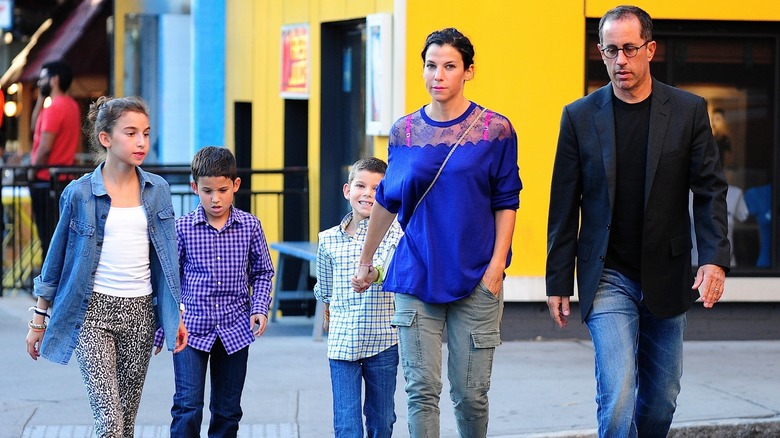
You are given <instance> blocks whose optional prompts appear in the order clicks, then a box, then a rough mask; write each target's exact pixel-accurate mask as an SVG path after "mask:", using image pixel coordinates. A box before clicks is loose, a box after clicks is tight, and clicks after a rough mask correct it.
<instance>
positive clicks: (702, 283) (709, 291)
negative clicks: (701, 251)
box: [691, 265, 726, 309]
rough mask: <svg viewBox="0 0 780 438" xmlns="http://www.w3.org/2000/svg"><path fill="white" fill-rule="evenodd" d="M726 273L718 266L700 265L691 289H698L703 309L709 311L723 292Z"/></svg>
mask: <svg viewBox="0 0 780 438" xmlns="http://www.w3.org/2000/svg"><path fill="white" fill-rule="evenodd" d="M725 286H726V272H725V271H724V270H723V268H721V267H720V266H718V265H702V266H700V267H699V271H698V272H696V281H694V282H693V287H691V289H694V290H695V289H699V294H700V295H701V300H702V301H703V302H704V307H706V308H708V309H711V308H712V306H714V305H715V303H717V302H718V301H719V300H720V298H721V297H722V296H723V292H725V290H724V289H725Z"/></svg>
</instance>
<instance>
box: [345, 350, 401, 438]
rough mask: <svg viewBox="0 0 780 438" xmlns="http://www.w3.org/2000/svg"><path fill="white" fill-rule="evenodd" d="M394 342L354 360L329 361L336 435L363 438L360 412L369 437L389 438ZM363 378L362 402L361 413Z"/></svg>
mask: <svg viewBox="0 0 780 438" xmlns="http://www.w3.org/2000/svg"><path fill="white" fill-rule="evenodd" d="M397 374H398V345H393V346H392V347H390V348H388V349H387V350H385V351H382V352H381V353H379V354H377V355H375V356H371V357H367V358H365V359H360V360H356V361H347V360H334V359H331V360H330V380H331V383H332V386H333V429H334V430H335V431H336V437H337V438H363V414H365V416H366V433H367V434H368V437H369V438H390V437H391V436H392V435H393V424H394V423H395V381H396V376H397ZM363 381H365V385H366V401H365V404H364V405H363V413H362V414H361V412H360V411H361V409H360V401H361V399H362V397H361V390H362V388H363Z"/></svg>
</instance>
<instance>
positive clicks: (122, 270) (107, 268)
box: [94, 205, 152, 298]
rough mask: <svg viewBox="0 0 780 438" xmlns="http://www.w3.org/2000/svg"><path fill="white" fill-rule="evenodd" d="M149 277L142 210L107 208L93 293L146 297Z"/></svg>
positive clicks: (148, 289)
mask: <svg viewBox="0 0 780 438" xmlns="http://www.w3.org/2000/svg"><path fill="white" fill-rule="evenodd" d="M151 278H152V272H151V270H150V269H149V229H148V225H147V223H146V213H145V211H144V207H143V206H142V205H140V206H138V207H127V208H120V207H111V208H110V209H109V210H108V217H107V218H106V228H105V234H104V236H103V250H102V251H101V253H100V261H99V262H98V267H97V271H96V272H95V289H94V290H95V292H99V293H102V294H106V295H113V296H115V297H125V298H132V297H140V296H144V295H149V294H151V293H152V282H151Z"/></svg>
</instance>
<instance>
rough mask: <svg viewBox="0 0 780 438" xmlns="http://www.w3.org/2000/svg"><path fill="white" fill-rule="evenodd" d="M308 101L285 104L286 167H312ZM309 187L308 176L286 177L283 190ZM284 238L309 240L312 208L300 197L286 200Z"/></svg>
mask: <svg viewBox="0 0 780 438" xmlns="http://www.w3.org/2000/svg"><path fill="white" fill-rule="evenodd" d="M308 126H309V101H308V100H292V99H287V100H285V101H284V167H299V166H300V167H307V166H308V165H309V151H308V147H309V129H308ZM302 187H306V181H305V176H303V175H295V174H294V175H285V177H284V189H285V190H291V191H292V190H296V189H300V188H302ZM283 202H284V210H283V215H284V225H283V231H282V238H283V240H286V241H291V240H309V208H308V204H304V203H303V202H302V198H301V196H300V195H290V196H286V195H285V196H284V198H283Z"/></svg>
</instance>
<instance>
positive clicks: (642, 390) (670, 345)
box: [585, 269, 687, 438]
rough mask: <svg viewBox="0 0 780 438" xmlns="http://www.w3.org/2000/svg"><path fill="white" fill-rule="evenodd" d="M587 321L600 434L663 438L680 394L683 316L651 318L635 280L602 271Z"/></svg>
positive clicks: (606, 435) (685, 320) (617, 273)
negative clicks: (594, 374)
mask: <svg viewBox="0 0 780 438" xmlns="http://www.w3.org/2000/svg"><path fill="white" fill-rule="evenodd" d="M585 323H586V324H587V326H588V330H589V331H590V335H591V338H592V339H593V347H594V349H595V353H596V403H597V404H598V411H597V418H598V430H599V437H602V438H603V437H617V438H633V437H637V436H639V437H665V436H666V435H667V434H668V432H669V427H670V426H671V424H672V417H673V416H674V411H675V409H676V407H677V395H678V394H679V393H680V378H681V377H682V363H683V360H682V349H683V332H684V331H685V326H686V323H687V319H686V316H685V314H684V313H683V314H682V315H679V316H675V317H672V318H658V317H656V316H654V315H653V314H651V313H650V311H648V310H647V307H646V306H645V305H644V302H643V301H642V287H641V285H640V284H639V283H638V282H636V281H633V280H631V279H629V278H628V277H626V276H624V275H622V274H621V273H619V272H617V271H615V270H612V269H605V270H604V272H603V274H602V276H601V281H600V283H599V286H598V289H597V290H596V297H595V299H594V301H593V307H592V309H591V311H590V313H589V314H588V317H587V318H586V320H585Z"/></svg>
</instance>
